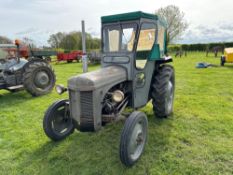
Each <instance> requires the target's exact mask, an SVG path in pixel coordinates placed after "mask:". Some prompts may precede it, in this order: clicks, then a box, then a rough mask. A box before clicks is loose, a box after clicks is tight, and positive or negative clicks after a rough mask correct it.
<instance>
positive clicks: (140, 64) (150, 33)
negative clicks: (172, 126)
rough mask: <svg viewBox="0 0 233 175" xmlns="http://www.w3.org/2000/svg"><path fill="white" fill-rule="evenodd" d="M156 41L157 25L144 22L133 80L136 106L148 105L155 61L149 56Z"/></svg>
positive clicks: (138, 44)
mask: <svg viewBox="0 0 233 175" xmlns="http://www.w3.org/2000/svg"><path fill="white" fill-rule="evenodd" d="M156 41H157V25H156V24H155V23H148V22H145V23H142V24H141V29H140V34H139V38H138V42H137V48H136V55H135V69H134V80H133V89H134V90H133V94H134V98H133V99H134V100H133V102H134V108H139V107H142V106H144V105H146V104H147V102H148V99H149V91H150V86H151V79H152V76H153V73H154V68H155V61H150V60H149V59H148V58H149V56H150V53H151V50H152V48H153V45H154V44H155V43H156Z"/></svg>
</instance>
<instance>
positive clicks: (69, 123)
mask: <svg viewBox="0 0 233 175" xmlns="http://www.w3.org/2000/svg"><path fill="white" fill-rule="evenodd" d="M67 102H68V100H59V101H57V102H55V103H53V104H52V105H51V106H50V107H49V108H48V110H47V111H46V113H45V116H44V120H43V129H44V132H45V134H46V135H47V136H48V137H49V138H50V139H52V140H53V141H59V140H62V139H64V138H66V137H67V136H69V135H70V134H72V133H73V132H74V128H75V127H74V124H73V120H72V118H71V117H70V111H69V105H68V104H67Z"/></svg>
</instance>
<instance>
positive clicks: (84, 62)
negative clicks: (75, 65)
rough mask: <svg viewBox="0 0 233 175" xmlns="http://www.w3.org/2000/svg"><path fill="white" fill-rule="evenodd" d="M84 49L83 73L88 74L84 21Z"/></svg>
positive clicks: (83, 24) (83, 22) (83, 23)
mask: <svg viewBox="0 0 233 175" xmlns="http://www.w3.org/2000/svg"><path fill="white" fill-rule="evenodd" d="M82 49H83V55H82V62H83V72H84V73H85V72H88V65H87V62H88V60H87V59H88V58H87V53H86V33H85V21H84V20H82Z"/></svg>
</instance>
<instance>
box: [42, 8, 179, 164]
mask: <svg viewBox="0 0 233 175" xmlns="http://www.w3.org/2000/svg"><path fill="white" fill-rule="evenodd" d="M101 21H102V30H101V35H102V37H101V38H102V58H101V68H100V69H99V70H96V71H93V72H89V73H84V74H81V75H78V76H74V77H71V78H70V79H69V80H68V87H67V88H66V87H64V86H62V85H58V86H56V89H57V92H58V93H59V94H62V93H64V92H65V91H68V93H69V99H67V100H66V99H64V100H59V101H56V102H55V103H53V104H52V105H51V106H50V107H49V108H48V109H47V111H46V113H45V116H44V120H43V128H44V131H45V134H46V135H47V136H48V137H49V138H51V139H52V140H54V141H59V140H62V139H64V138H65V137H67V136H68V135H70V134H71V133H73V131H74V129H77V130H79V131H81V132H96V131H99V130H100V129H101V128H102V127H104V126H105V125H106V124H107V123H109V122H113V121H116V120H118V119H120V118H122V115H124V111H125V109H126V108H131V109H133V111H134V112H132V113H130V114H129V115H126V116H125V118H126V120H125V124H124V128H123V130H122V133H121V138H120V146H119V150H120V151H119V154H120V160H121V162H122V163H123V164H125V165H126V166H132V165H133V164H134V163H135V162H136V161H137V160H138V159H139V158H140V156H141V155H142V153H143V150H144V148H145V143H146V141H147V130H148V120H147V116H146V114H145V113H143V112H140V111H138V110H139V109H140V108H142V107H144V106H145V105H147V103H148V102H150V101H152V104H153V111H154V115H155V117H158V118H165V117H167V116H169V115H171V114H172V112H173V101H174V91H175V75H174V68H173V67H172V66H171V65H170V64H167V63H169V62H172V58H171V57H169V56H168V55H167V50H166V49H167V43H166V40H167V39H166V37H167V32H166V31H167V25H166V22H164V21H163V20H162V19H160V18H159V17H158V16H156V15H152V14H147V13H143V12H140V11H138V12H131V13H124V14H117V15H111V16H104V17H102V18H101ZM127 111H128V110H127Z"/></svg>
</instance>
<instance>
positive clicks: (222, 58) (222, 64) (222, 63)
mask: <svg viewBox="0 0 233 175" xmlns="http://www.w3.org/2000/svg"><path fill="white" fill-rule="evenodd" d="M225 60H226V58H225V56H221V60H220V65H221V66H224V64H225Z"/></svg>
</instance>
